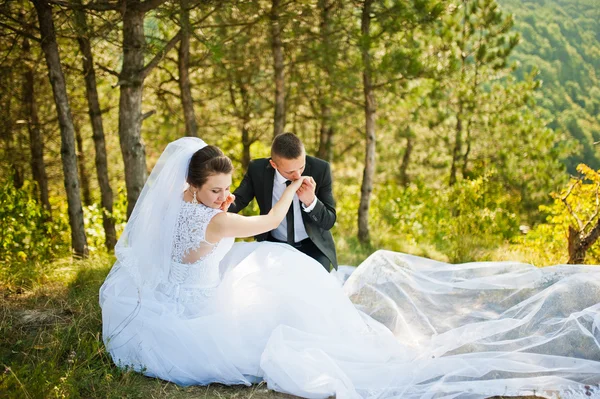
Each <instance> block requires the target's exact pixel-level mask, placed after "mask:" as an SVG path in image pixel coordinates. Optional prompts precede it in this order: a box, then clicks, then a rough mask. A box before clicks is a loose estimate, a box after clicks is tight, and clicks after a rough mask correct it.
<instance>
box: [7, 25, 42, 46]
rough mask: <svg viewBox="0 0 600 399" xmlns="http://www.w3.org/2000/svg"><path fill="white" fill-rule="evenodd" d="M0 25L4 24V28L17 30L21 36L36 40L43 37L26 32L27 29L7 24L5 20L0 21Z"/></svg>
mask: <svg viewBox="0 0 600 399" xmlns="http://www.w3.org/2000/svg"><path fill="white" fill-rule="evenodd" d="M0 26H2V27H3V28H6V29H8V30H11V31H13V32H15V33H16V34H18V35H21V36H23V37H26V38H28V39H31V40H34V41H36V42H40V41H41V39H40V38H39V37H35V36H33V35H31V34H29V33H27V32H25V31H22V30H20V29H18V28H14V27H12V26H10V25H7V24H5V23H3V22H0Z"/></svg>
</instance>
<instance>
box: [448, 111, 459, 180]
mask: <svg viewBox="0 0 600 399" xmlns="http://www.w3.org/2000/svg"><path fill="white" fill-rule="evenodd" d="M458 101H459V102H460V104H459V111H458V114H457V115H456V136H455V138H454V149H453V150H452V166H451V167H450V183H449V184H450V186H453V185H454V184H456V171H457V170H458V164H459V162H460V158H461V151H462V99H459V100H458Z"/></svg>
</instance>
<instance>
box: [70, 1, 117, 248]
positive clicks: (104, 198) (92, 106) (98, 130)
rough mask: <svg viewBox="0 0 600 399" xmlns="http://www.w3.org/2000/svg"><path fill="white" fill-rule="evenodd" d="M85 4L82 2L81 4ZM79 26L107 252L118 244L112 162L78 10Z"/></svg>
mask: <svg viewBox="0 0 600 399" xmlns="http://www.w3.org/2000/svg"><path fill="white" fill-rule="evenodd" d="M79 2H80V4H81V0H79ZM74 13H75V23H76V26H77V29H78V35H77V42H78V43H79V49H80V51H81V54H83V58H82V62H83V75H84V79H85V89H86V96H87V102H88V110H89V115H90V121H91V123H92V132H93V133H92V137H93V139H94V148H95V150H96V151H95V153H96V156H95V163H96V175H97V178H98V185H99V186H100V205H101V206H102V210H103V212H102V225H103V227H104V235H105V237H106V239H105V245H106V249H107V250H109V251H112V250H113V249H114V247H115V245H116V243H117V233H116V230H115V221H114V219H113V217H112V213H113V192H112V188H111V187H110V181H109V179H108V161H107V157H106V144H105V141H104V126H103V123H102V111H101V110H100V101H99V100H98V89H97V87H96V71H95V70H94V58H93V54H92V48H91V45H90V39H89V36H88V35H89V29H88V26H87V21H86V16H85V13H84V12H83V11H82V10H80V9H75V10H74Z"/></svg>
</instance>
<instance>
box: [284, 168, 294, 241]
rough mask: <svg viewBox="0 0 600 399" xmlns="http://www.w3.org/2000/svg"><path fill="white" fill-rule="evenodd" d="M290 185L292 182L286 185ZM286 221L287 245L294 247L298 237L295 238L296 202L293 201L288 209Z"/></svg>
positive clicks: (287, 181)
mask: <svg viewBox="0 0 600 399" xmlns="http://www.w3.org/2000/svg"><path fill="white" fill-rule="evenodd" d="M290 184H292V182H291V181H290V180H286V182H285V185H286V186H289V185H290ZM285 220H286V222H287V243H288V244H290V245H291V246H294V244H295V243H296V237H295V236H294V200H292V203H291V204H290V209H288V211H287V215H285Z"/></svg>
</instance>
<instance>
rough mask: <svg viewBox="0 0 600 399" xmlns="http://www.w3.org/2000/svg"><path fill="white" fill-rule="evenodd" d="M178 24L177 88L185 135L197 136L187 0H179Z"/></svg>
mask: <svg viewBox="0 0 600 399" xmlns="http://www.w3.org/2000/svg"><path fill="white" fill-rule="evenodd" d="M179 7H180V16H179V26H180V27H181V41H180V42H179V50H178V54H179V58H178V64H177V65H178V67H179V79H178V82H179V90H180V92H181V104H182V106H183V115H184V120H185V134H186V136H192V137H198V125H197V124H196V114H195V112H194V99H193V98H192V89H191V83H190V73H189V69H190V30H191V29H192V28H191V26H190V5H189V1H188V0H180V1H179Z"/></svg>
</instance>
